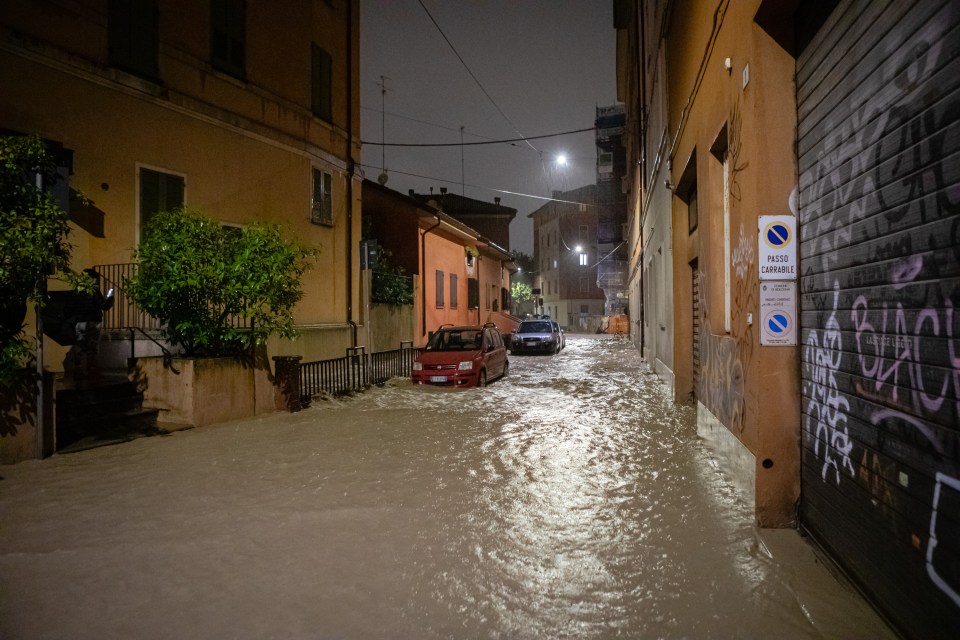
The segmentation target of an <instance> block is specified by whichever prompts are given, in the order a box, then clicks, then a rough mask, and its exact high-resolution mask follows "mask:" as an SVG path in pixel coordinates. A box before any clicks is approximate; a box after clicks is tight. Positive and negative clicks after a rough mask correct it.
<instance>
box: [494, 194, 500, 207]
mask: <svg viewBox="0 0 960 640" xmlns="http://www.w3.org/2000/svg"><path fill="white" fill-rule="evenodd" d="M493 203H494V204H495V205H497V206H498V207H499V206H500V196H497V197H496V198H494V199H493Z"/></svg>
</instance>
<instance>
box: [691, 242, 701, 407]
mask: <svg viewBox="0 0 960 640" xmlns="http://www.w3.org/2000/svg"><path fill="white" fill-rule="evenodd" d="M690 271H691V272H692V273H693V399H694V400H696V399H697V398H698V397H699V396H700V269H699V266H698V261H697V260H694V261H693V262H691V263H690Z"/></svg>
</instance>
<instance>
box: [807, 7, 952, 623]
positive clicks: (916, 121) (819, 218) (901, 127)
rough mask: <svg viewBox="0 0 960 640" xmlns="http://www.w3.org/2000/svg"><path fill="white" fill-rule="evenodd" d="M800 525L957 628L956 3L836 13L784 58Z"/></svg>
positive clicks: (914, 614)
mask: <svg viewBox="0 0 960 640" xmlns="http://www.w3.org/2000/svg"><path fill="white" fill-rule="evenodd" d="M797 108H798V123H799V127H798V152H799V164H800V167H799V168H800V181H799V185H798V191H799V202H800V207H799V214H800V220H799V224H800V272H801V278H800V291H801V299H800V311H801V317H800V325H801V336H800V338H801V345H802V347H801V361H802V371H801V375H802V394H803V395H802V400H801V407H802V410H803V416H802V423H801V424H802V470H801V495H802V498H801V509H800V517H801V523H802V525H803V527H804V528H805V529H807V530H808V531H809V532H810V533H811V534H812V535H813V536H814V537H815V538H816V539H817V540H818V541H819V542H820V543H821V544H823V545H824V546H825V547H827V548H828V549H829V550H830V551H831V552H832V553H833V554H834V555H835V556H836V557H837V559H838V561H839V562H840V563H841V565H842V566H843V567H844V569H845V570H846V571H847V572H848V573H849V574H850V575H851V576H852V577H853V578H854V579H855V580H856V581H857V582H859V583H860V585H861V586H862V587H863V588H864V590H865V591H866V592H867V593H868V595H869V596H870V597H871V598H873V599H874V600H875V601H876V602H877V603H878V605H879V606H880V607H881V608H882V609H883V610H884V611H885V612H886V613H887V614H888V615H889V617H890V619H891V620H892V621H893V622H894V623H895V624H896V625H897V626H899V627H900V628H901V629H902V630H905V631H906V632H907V635H910V636H916V637H925V638H939V637H944V638H945V637H956V635H955V634H956V632H957V629H960V432H958V429H960V427H958V425H960V312H958V313H956V315H955V312H954V310H955V307H957V306H960V187H958V185H960V7H958V5H957V3H956V2H950V1H949V0H940V1H937V2H932V1H931V2H854V1H852V0H851V1H843V2H840V4H839V6H838V7H837V8H836V9H835V10H834V12H833V13H832V14H831V16H830V19H829V20H828V21H827V22H826V23H825V24H824V26H823V27H822V28H821V29H820V31H819V32H818V33H817V34H816V36H815V37H814V40H813V42H811V44H810V46H808V47H807V48H806V49H805V50H804V51H803V52H802V53H801V54H800V57H799V58H798V59H797Z"/></svg>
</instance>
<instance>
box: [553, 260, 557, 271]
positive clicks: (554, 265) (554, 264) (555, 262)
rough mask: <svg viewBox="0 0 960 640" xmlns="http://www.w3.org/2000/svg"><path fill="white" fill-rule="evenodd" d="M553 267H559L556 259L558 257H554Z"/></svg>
mask: <svg viewBox="0 0 960 640" xmlns="http://www.w3.org/2000/svg"><path fill="white" fill-rule="evenodd" d="M553 268H554V269H556V268H557V259H556V258H554V259H553Z"/></svg>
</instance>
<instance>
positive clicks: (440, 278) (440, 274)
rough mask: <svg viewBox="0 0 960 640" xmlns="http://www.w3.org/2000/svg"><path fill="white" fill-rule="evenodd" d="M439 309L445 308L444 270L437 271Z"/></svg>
mask: <svg viewBox="0 0 960 640" xmlns="http://www.w3.org/2000/svg"><path fill="white" fill-rule="evenodd" d="M436 288H437V309H443V271H437V287H436Z"/></svg>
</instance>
